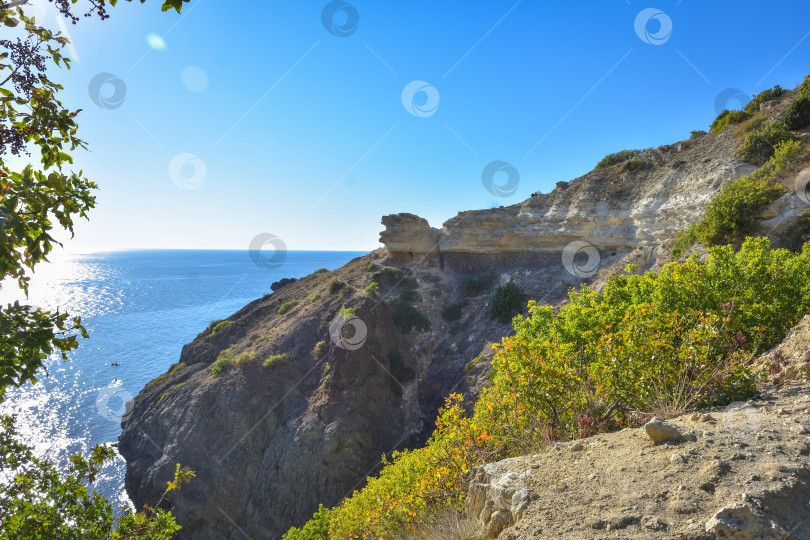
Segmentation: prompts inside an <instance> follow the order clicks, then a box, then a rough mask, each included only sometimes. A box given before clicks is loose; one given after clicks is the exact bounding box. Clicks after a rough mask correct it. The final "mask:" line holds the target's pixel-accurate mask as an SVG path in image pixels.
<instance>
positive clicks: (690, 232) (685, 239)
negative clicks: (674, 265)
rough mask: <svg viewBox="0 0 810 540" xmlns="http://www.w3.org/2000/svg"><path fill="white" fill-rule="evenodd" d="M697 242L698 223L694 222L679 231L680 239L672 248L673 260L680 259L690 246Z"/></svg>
mask: <svg viewBox="0 0 810 540" xmlns="http://www.w3.org/2000/svg"><path fill="white" fill-rule="evenodd" d="M695 242H697V224H696V223H692V224H691V225H689V226H688V227H687V228H685V229H684V230H682V231H681V232H679V233H678V239H677V240H676V241H675V246H674V247H673V248H672V260H677V259H680V258H681V256H682V255H683V254H684V253H686V250H688V249H689V248H690V247H692V246H693V245H694V244H695Z"/></svg>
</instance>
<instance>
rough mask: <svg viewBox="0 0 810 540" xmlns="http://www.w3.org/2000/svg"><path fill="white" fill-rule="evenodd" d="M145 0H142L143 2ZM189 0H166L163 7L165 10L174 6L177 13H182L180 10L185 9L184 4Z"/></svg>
mask: <svg viewBox="0 0 810 540" xmlns="http://www.w3.org/2000/svg"><path fill="white" fill-rule="evenodd" d="M143 1H144V0H141V3H143ZM188 1H189V0H166V1H165V2H163V7H162V8H161V9H162V10H163V11H168V10H170V9H172V8H174V9H175V10H177V13H180V10H181V9H183V4H184V3H186V2H188Z"/></svg>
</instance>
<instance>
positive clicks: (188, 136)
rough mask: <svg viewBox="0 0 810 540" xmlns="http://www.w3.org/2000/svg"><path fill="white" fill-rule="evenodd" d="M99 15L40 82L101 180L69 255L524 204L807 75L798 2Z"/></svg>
mask: <svg viewBox="0 0 810 540" xmlns="http://www.w3.org/2000/svg"><path fill="white" fill-rule="evenodd" d="M36 1H37V4H39V5H40V7H39V8H38V11H39V12H40V14H41V19H42V20H44V21H46V22H48V21H50V22H55V21H56V15H57V14H56V13H55V10H54V8H53V7H52V6H51V5H50V4H48V3H47V2H45V1H44V0H36ZM648 8H655V9H652V10H649V9H648ZM645 9H647V10H648V11H644V12H643V11H642V10H645ZM110 12H111V15H112V17H111V19H109V20H107V21H104V22H101V21H98V20H89V19H83V20H81V21H80V22H79V24H78V25H76V26H69V28H68V30H69V32H70V37H71V39H72V41H73V49H72V51H70V53H71V54H70V56H73V57H74V58H75V60H76V62H75V64H74V67H73V69H72V70H71V71H70V72H64V73H59V74H55V78H56V79H57V80H60V81H61V82H63V84H64V85H65V88H66V89H65V92H64V95H63V98H64V101H65V103H66V105H67V106H69V107H73V108H81V109H83V112H82V113H81V114H80V116H79V124H80V136H81V137H82V138H84V139H85V140H86V141H87V142H88V143H89V145H90V152H86V153H81V155H80V156H79V159H78V160H77V162H76V165H77V168H82V169H84V172H85V173H86V175H87V176H88V177H89V178H90V179H92V180H95V181H96V182H97V183H98V184H99V185H100V187H101V189H100V191H99V192H98V206H97V208H96V209H95V210H94V211H93V212H92V214H91V220H90V222H87V223H82V224H81V225H80V226H79V227H78V229H77V234H76V238H75V239H74V240H72V241H71V242H70V243H69V250H70V251H87V250H116V249H131V248H195V249H204V248H211V249H214V248H216V249H218V248H229V249H248V246H249V244H250V242H251V239H253V238H254V237H255V236H256V235H258V234H261V233H270V234H274V235H276V236H278V237H280V238H282V239H283V241H284V242H285V244H286V245H287V247H288V248H289V249H322V250H355V249H356V250H370V249H374V248H375V247H377V246H378V245H379V243H378V238H379V231H380V230H381V229H382V226H381V224H380V217H381V216H382V215H384V214H390V213H395V212H412V213H416V214H418V215H420V216H422V217H425V218H427V219H428V220H429V221H430V223H431V224H432V225H434V226H439V225H441V223H442V222H443V221H445V220H446V219H448V218H450V217H452V216H454V215H455V214H456V212H458V211H462V210H468V209H474V208H487V207H491V206H496V205H507V204H512V203H515V202H519V201H521V200H523V199H525V198H527V197H528V196H529V195H530V194H531V193H532V192H535V191H543V192H546V191H549V190H551V189H552V188H553V187H554V185H555V183H556V182H557V181H560V180H569V179H572V178H575V177H577V176H579V175H581V174H584V173H585V172H587V171H589V170H590V169H591V168H592V167H593V165H594V164H595V163H596V162H597V161H598V160H599V159H600V158H602V157H603V156H604V155H605V154H607V153H610V152H614V151H617V150H620V149H622V148H641V147H649V146H658V145H661V144H667V143H672V142H674V141H677V140H680V139H684V138H687V137H688V136H689V132H690V130H695V129H707V127H708V124H709V123H710V122H711V120H712V119H713V118H714V116H715V115H716V114H717V111H716V101H717V97H718V95H721V93H723V92H724V91H726V90H727V89H736V90H737V91H734V90H732V91H731V92H726V93H725V94H723V95H728V94H739V93H742V94H743V95H745V94H747V95H751V94H754V93H756V92H759V91H761V90H763V89H765V88H769V87H771V86H773V85H774V84H781V85H782V86H784V87H789V88H793V87H794V86H795V85H796V84H798V83H799V82H800V81H801V80H802V78H803V77H804V75H806V74H808V73H810V3H808V2H807V1H806V0H801V1H799V0H795V1H781V2H772V3H768V4H763V3H762V2H753V1H747V0H736V1H733V2H732V1H712V2H706V1H697V0H661V1H658V2H653V3H647V2H639V1H638V0H632V1H628V0H599V1H591V2H540V1H537V0H534V1H532V0H523V1H517V2H516V1H515V0H508V1H500V0H497V1H496V0H492V1H486V2H484V1H474V0H467V1H463V2H462V1H442V2H439V1H417V0H413V1H409V2H393V1H388V2H383V1H380V0H378V1H375V2H372V1H369V0H353V1H352V2H351V3H347V2H339V3H337V4H335V3H328V2H326V1H323V0H321V1H309V0H299V1H294V2H293V1H286V2H281V1H269V0H267V1H258V0H251V1H247V0H232V1H228V2H222V1H215V0H192V2H191V3H190V4H187V5H186V7H185V8H184V10H183V14H182V15H178V14H176V13H175V12H173V11H172V12H166V13H162V12H161V11H160V2H159V1H158V0H148V1H147V3H146V5H141V4H140V3H137V2H136V3H133V4H126V3H124V4H122V5H119V6H118V7H117V8H114V9H111V10H110ZM330 12H334V13H333V15H332V16H330ZM637 19H638V21H637ZM325 23H326V24H325ZM645 23H646V24H645ZM670 25H671V26H670ZM104 74H109V75H104ZM413 81H417V82H415V83H414V82H413ZM419 81H422V82H419ZM124 88H125V90H124ZM403 93H404V94H405V95H404V96H403ZM738 104H739V100H735V99H734V98H732V99H731V101H730V102H729V105H730V108H733V107H734V106H736V105H738ZM493 161H503V162H505V163H508V164H510V165H511V166H512V167H513V169H508V170H510V171H512V170H513V171H517V173H518V174H519V183H518V184H517V189H514V183H513V184H510V185H504V184H506V182H507V178H508V177H507V174H506V173H505V172H501V173H499V174H498V175H496V176H495V184H496V185H501V188H502V189H501V190H500V191H499V190H497V189H492V192H490V191H488V190H487V189H485V186H484V184H483V182H482V171H484V169H485V167H486V166H487V165H488V164H489V163H491V162H493ZM495 168H496V169H497V168H498V167H495ZM512 174H513V176H514V172H513V173H512ZM514 179H517V177H516V176H514ZM510 192H511V194H510Z"/></svg>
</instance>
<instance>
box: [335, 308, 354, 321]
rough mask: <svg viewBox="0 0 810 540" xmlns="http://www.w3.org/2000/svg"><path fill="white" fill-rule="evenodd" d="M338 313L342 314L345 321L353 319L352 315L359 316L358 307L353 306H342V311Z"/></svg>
mask: <svg viewBox="0 0 810 540" xmlns="http://www.w3.org/2000/svg"><path fill="white" fill-rule="evenodd" d="M338 315H340V317H341V318H342V319H343V320H344V321H348V320H349V319H351V318H352V317H356V316H357V308H353V307H342V308H340V311H339V312H338Z"/></svg>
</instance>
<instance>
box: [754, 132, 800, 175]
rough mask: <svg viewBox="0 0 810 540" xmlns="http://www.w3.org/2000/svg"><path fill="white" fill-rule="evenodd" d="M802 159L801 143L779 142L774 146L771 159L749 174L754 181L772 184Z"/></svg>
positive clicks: (792, 141) (791, 141) (794, 141)
mask: <svg viewBox="0 0 810 540" xmlns="http://www.w3.org/2000/svg"><path fill="white" fill-rule="evenodd" d="M801 157H802V143H801V141H798V140H790V141H785V142H781V143H779V144H777V145H776V149H775V150H774V153H773V157H772V158H771V159H769V160H768V162H767V163H765V165H763V166H762V167H760V168H759V169H757V170H755V171H754V172H753V173H751V177H752V178H753V179H754V180H764V181H766V182H771V183H773V182H774V181H776V180H777V179H778V178H779V176H780V175H781V173H782V172H784V171H786V170H788V169H789V168H790V167H791V166H792V165H793V164H794V163H795V162H796V161H798V160H799V159H800V158H801Z"/></svg>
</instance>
